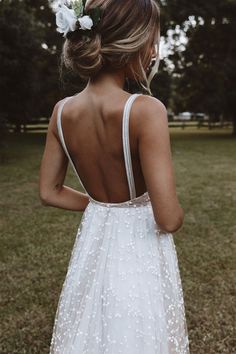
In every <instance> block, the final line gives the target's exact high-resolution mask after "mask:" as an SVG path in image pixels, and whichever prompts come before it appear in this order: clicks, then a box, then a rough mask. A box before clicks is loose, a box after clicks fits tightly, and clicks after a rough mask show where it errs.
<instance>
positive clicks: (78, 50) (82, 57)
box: [62, 32, 103, 80]
mask: <svg viewBox="0 0 236 354" xmlns="http://www.w3.org/2000/svg"><path fill="white" fill-rule="evenodd" d="M62 54H63V60H64V63H65V66H66V67H67V68H68V69H72V70H73V71H74V72H75V73H76V74H78V75H79V76H80V77H81V78H83V79H85V80H87V79H89V78H90V77H92V76H95V75H96V74H97V73H98V72H99V71H100V69H101V68H102V66H103V55H102V53H101V35H100V33H95V34H94V36H92V37H91V38H90V37H87V36H84V35H82V36H81V35H80V34H78V32H77V34H76V32H74V33H71V35H70V36H68V37H67V39H66V41H65V43H64V45H63V53H62Z"/></svg>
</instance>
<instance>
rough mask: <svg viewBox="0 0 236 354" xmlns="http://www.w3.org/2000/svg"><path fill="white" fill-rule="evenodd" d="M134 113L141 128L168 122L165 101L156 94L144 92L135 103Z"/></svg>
mask: <svg viewBox="0 0 236 354" xmlns="http://www.w3.org/2000/svg"><path fill="white" fill-rule="evenodd" d="M133 113H134V115H135V116H136V119H137V120H138V122H137V123H138V125H139V127H140V129H147V128H148V126H150V129H151V127H152V126H153V125H156V124H158V123H159V124H161V123H163V124H168V114H167V108H166V106H165V105H164V103H163V102H162V101H161V100H159V99H158V98H156V97H154V96H149V95H145V94H142V95H140V96H139V97H138V99H137V102H136V104H135V107H134V110H133Z"/></svg>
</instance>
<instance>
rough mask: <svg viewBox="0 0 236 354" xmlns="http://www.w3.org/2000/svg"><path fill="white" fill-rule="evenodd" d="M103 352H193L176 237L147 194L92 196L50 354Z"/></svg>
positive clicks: (79, 230) (172, 353) (68, 277)
mask: <svg viewBox="0 0 236 354" xmlns="http://www.w3.org/2000/svg"><path fill="white" fill-rule="evenodd" d="M105 353H109V354H111V353H114V354H118V353H119V354H177V353H178V354H187V353H189V346H188V335H187V327H186V320H185V310H184V301H183V293H182V286H181V279H180V275H179V268H178V261H177V256H176V250H175V245H174V242H173V236H172V234H169V233H161V232H160V229H159V228H158V226H157V224H156V223H155V221H154V216H153V211H152V207H151V204H150V201H149V197H148V194H147V193H145V194H144V195H143V196H141V197H139V198H135V199H134V200H133V201H131V202H125V203H120V204H113V205H112V204H109V203H100V202H97V201H93V200H90V203H89V204H88V206H87V208H86V210H85V212H84V214H83V218H82V220H81V224H80V226H79V228H78V233H77V236H76V240H75V244H74V248H73V250H72V255H71V260H70V263H69V267H68V272H67V276H66V279H65V282H64V284H63V288H62V292H61V295H60V299H59V304H58V309H57V313H56V318H55V324H54V330H53V337H52V341H51V349H50V354H105Z"/></svg>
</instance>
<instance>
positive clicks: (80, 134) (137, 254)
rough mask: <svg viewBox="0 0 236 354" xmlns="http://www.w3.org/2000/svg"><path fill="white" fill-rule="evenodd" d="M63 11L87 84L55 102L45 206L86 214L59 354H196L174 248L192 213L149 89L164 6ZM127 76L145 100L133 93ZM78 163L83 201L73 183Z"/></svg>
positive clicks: (113, 1) (149, 1) (98, 2)
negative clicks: (70, 172) (179, 190)
mask: <svg viewBox="0 0 236 354" xmlns="http://www.w3.org/2000/svg"><path fill="white" fill-rule="evenodd" d="M55 12H56V23H57V30H58V32H60V33H62V34H63V36H64V37H65V42H64V45H63V51H62V59H63V62H64V63H65V65H66V66H67V67H68V68H69V69H71V70H73V71H74V72H75V73H76V74H78V76H79V77H80V78H82V79H84V80H86V82H87V86H86V87H85V89H84V90H83V91H82V92H80V93H77V94H75V95H74V96H70V97H65V98H64V99H62V100H61V101H59V102H58V103H57V104H56V105H55V107H54V110H53V113H52V116H51V119H50V123H49V127H48V133H47V140H46V145H45V150H44V154H43V158H42V163H41V169H40V186H39V189H40V199H41V201H42V204H43V205H45V206H52V207H56V208H62V209H67V210H71V211H75V212H79V211H80V212H81V211H82V212H83V216H82V220H81V223H80V225H79V227H78V232H77V234H76V239H75V243H74V246H73V249H72V252H71V258H70V262H69V265H68V270H67V274H66V278H65V281H64V283H63V287H62V290H61V293H60V297H59V300H58V306H57V311H56V314H55V321H54V326H53V330H52V339H51V346H50V354H56V353H58V354H103V353H104V354H105V353H108V354H119V353H121V354H189V341H188V333H187V324H186V318H185V308H184V298H183V291H182V284H181V278H180V273H179V267H178V259H177V254H176V250H175V244H174V239H173V233H175V232H176V231H177V230H179V229H180V228H181V226H182V224H183V219H184V212H183V209H182V207H181V206H180V204H179V201H178V198H177V194H176V186H175V180H174V172H173V165H172V156H171V147H170V137H169V131H168V119H167V111H166V108H165V106H164V104H163V103H162V102H161V101H160V100H159V99H157V98H155V97H153V96H152V93H151V90H150V83H151V80H152V78H153V76H154V75H155V73H156V72H157V70H158V65H159V50H158V48H159V39H160V9H159V6H158V5H157V3H156V1H154V0H90V1H89V0H87V1H85V0H77V1H74V2H69V3H68V2H67V3H63V4H60V5H59V6H58V7H56V8H55ZM153 60H155V61H154V66H153V65H152V64H153ZM127 78H128V79H133V80H135V81H137V82H138V83H140V85H141V86H142V88H143V89H144V90H146V94H142V93H134V94H130V93H129V92H127V91H125V90H124V84H125V80H126V79H127ZM68 162H70V163H71V166H72V168H73V169H74V172H75V174H76V176H77V177H78V181H79V182H80V185H81V187H82V188H83V189H84V191H83V192H81V191H78V190H74V189H72V188H70V187H68V186H66V185H65V184H64V181H65V176H66V171H67V167H68ZM65 237H66V235H65Z"/></svg>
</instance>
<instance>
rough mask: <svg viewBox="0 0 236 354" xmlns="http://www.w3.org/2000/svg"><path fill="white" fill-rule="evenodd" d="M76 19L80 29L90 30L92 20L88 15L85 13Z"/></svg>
mask: <svg viewBox="0 0 236 354" xmlns="http://www.w3.org/2000/svg"><path fill="white" fill-rule="evenodd" d="M78 21H79V24H80V28H81V29H82V30H90V29H91V27H92V26H93V20H92V19H91V17H90V16H87V15H85V16H83V17H79V18H78Z"/></svg>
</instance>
